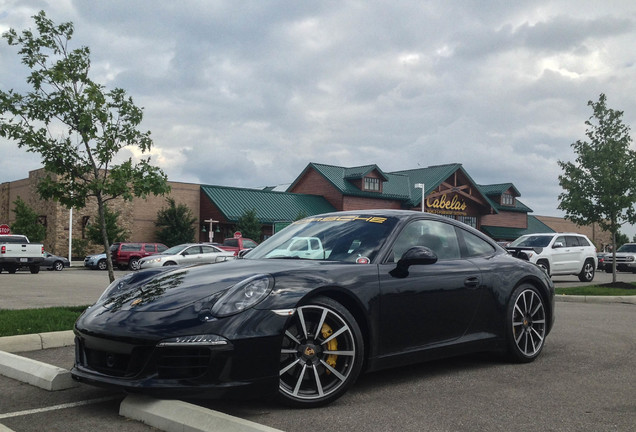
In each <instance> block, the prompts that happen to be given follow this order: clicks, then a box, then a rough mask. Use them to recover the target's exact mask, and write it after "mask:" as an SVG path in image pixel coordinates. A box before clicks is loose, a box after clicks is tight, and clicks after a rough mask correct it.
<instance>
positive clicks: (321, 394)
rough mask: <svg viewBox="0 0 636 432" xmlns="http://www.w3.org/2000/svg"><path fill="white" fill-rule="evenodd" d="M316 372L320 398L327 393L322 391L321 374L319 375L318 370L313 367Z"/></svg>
mask: <svg viewBox="0 0 636 432" xmlns="http://www.w3.org/2000/svg"><path fill="white" fill-rule="evenodd" d="M312 369H313V370H314V378H315V379H316V390H317V391H318V396H321V397H322V396H324V395H325V393H324V391H323V390H322V382H320V374H319V373H318V368H316V367H313V368H312Z"/></svg>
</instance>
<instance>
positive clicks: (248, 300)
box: [211, 274, 274, 318]
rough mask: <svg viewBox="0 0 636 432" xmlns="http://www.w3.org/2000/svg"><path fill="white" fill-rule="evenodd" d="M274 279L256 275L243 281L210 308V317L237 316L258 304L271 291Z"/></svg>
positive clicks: (268, 276)
mask: <svg viewBox="0 0 636 432" xmlns="http://www.w3.org/2000/svg"><path fill="white" fill-rule="evenodd" d="M273 286H274V278H272V277H271V276H270V275H264V274H261V275H256V276H252V277H251V278H249V279H245V280H243V281H241V282H239V283H237V284H236V285H234V286H233V287H231V288H230V289H228V290H227V292H225V294H223V295H222V296H221V298H219V300H218V301H217V302H216V303H215V304H214V306H213V307H212V310H211V312H212V315H214V316H215V317H219V318H220V317H226V316H230V315H234V314H237V313H239V312H242V311H244V310H245V309H249V308H251V307H252V306H254V305H256V304H258V303H259V302H260V301H262V300H263V299H264V298H265V297H267V295H268V294H269V293H270V292H271V291H272V287H273Z"/></svg>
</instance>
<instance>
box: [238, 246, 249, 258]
mask: <svg viewBox="0 0 636 432" xmlns="http://www.w3.org/2000/svg"><path fill="white" fill-rule="evenodd" d="M251 250H252V248H250V249H241V250H240V251H239V253H238V255H237V257H238V258H239V259H240V258H243V257H244V256H245V255H247V254H248V252H249V251H251Z"/></svg>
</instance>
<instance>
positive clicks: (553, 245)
mask: <svg viewBox="0 0 636 432" xmlns="http://www.w3.org/2000/svg"><path fill="white" fill-rule="evenodd" d="M557 243H561V247H565V246H566V243H565V236H559V237H557V238H556V240H554V243H552V247H553V248H554V247H555V246H556V244H557Z"/></svg>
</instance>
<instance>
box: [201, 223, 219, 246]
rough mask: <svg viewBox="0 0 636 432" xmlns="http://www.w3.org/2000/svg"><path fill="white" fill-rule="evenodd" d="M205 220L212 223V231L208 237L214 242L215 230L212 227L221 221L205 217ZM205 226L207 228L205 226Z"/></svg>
mask: <svg viewBox="0 0 636 432" xmlns="http://www.w3.org/2000/svg"><path fill="white" fill-rule="evenodd" d="M203 222H206V223H209V224H210V232H209V233H208V239H209V240H210V243H212V242H213V240H214V231H212V227H213V226H214V224H215V223H219V221H218V220H214V219H205V220H204V221H203ZM203 228H204V230H205V227H203Z"/></svg>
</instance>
